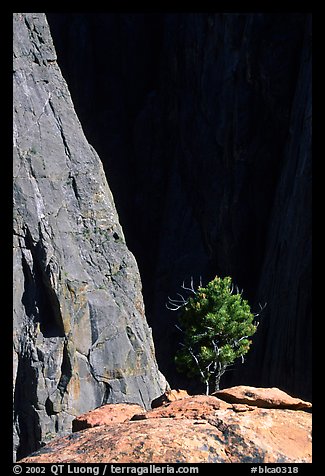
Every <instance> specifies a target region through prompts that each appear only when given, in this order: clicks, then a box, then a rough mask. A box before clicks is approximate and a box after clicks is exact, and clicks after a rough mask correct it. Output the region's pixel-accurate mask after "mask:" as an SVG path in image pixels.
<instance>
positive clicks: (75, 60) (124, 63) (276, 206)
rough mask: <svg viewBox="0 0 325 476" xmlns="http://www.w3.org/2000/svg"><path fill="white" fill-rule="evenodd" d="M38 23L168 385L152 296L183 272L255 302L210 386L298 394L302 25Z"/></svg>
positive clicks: (258, 21) (248, 17)
mask: <svg viewBox="0 0 325 476" xmlns="http://www.w3.org/2000/svg"><path fill="white" fill-rule="evenodd" d="M49 21H50V25H51V29H52V32H53V35H54V41H55V44H56V45H57V49H58V55H59V61H60V64H61V65H62V68H63V72H64V75H65V77H66V79H67V81H68V83H69V85H70V88H71V92H72V95H73V98H74V100H75V102H76V107H77V108H78V111H79V114H80V117H81V118H82V123H83V125H84V127H85V129H86V130H87V133H88V134H89V137H91V140H92V141H93V143H94V144H96V148H98V150H99V151H100V156H101V157H102V160H103V163H104V167H105V170H106V171H107V173H108V174H109V176H110V177H111V180H110V184H111V186H112V190H113V193H114V197H115V199H116V200H117V203H118V209H119V211H120V217H121V220H122V223H123V226H124V230H125V233H126V236H127V238H128V243H129V245H130V247H131V249H132V250H133V252H134V253H135V256H136V257H137V260H138V262H139V266H140V270H141V276H142V279H143V285H144V298H145V303H146V310H147V318H148V320H149V322H150V323H151V325H152V328H153V332H154V337H155V345H156V349H157V357H158V359H159V362H160V364H161V368H162V370H163V371H164V373H165V374H166V375H168V378H169V380H170V381H171V382H174V383H173V386H176V385H179V384H180V380H179V379H180V377H179V376H177V375H176V372H175V367H174V365H173V356H174V355H175V352H176V349H177V347H178V342H179V340H180V339H179V335H178V333H177V331H176V330H175V327H174V324H175V314H173V313H170V312H168V311H167V310H166V308H165V303H166V301H167V296H171V295H173V294H174V295H175V294H176V292H178V291H179V286H180V284H181V283H182V281H183V279H189V278H190V276H191V275H192V276H194V278H195V282H196V283H198V282H199V277H200V276H202V278H203V282H204V283H206V282H208V280H210V279H211V278H213V277H214V276H215V275H216V274H219V275H221V276H225V275H230V276H232V277H233V278H234V281H235V283H236V284H238V286H239V287H240V288H243V289H244V295H245V298H247V299H248V300H249V302H250V303H252V305H253V309H254V310H255V311H257V310H258V309H259V306H258V303H261V304H264V302H267V303H268V305H267V307H266V309H265V311H264V312H263V314H262V316H261V322H260V326H259V329H258V332H257V334H256V335H255V337H254V341H253V346H252V352H251V353H250V355H248V356H247V361H246V363H245V365H244V366H241V368H240V371H239V370H237V371H233V372H229V373H227V374H226V375H225V376H224V379H225V380H224V382H223V384H224V385H229V384H230V383H231V385H235V384H236V385H238V384H240V383H245V384H247V383H249V384H251V385H255V386H267V387H270V386H278V387H280V388H284V389H285V390H287V391H288V392H291V393H292V394H294V395H299V396H300V397H301V398H306V399H310V398H311V16H310V15H307V14H302V13H277V14H266V13H238V14H236V13H230V14H227V13H213V12H210V13H185V12H184V13H174V14H161V15H158V14H156V15H153V14H147V15H146V14H117V13H115V14H107V15H102V14H98V15H96V14H94V15H88V14H87V13H86V14H82V13H78V14H70V15H69V14H56V13H55V14H49ZM125 170H127V171H128V173H127V174H126V173H125ZM130 197H132V202H131V201H130ZM227 380H228V382H227ZM181 385H182V386H183V383H181Z"/></svg>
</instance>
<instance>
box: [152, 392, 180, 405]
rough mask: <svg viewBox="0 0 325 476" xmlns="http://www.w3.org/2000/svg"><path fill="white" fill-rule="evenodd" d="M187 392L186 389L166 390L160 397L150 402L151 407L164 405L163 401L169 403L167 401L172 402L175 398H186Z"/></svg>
mask: <svg viewBox="0 0 325 476" xmlns="http://www.w3.org/2000/svg"><path fill="white" fill-rule="evenodd" d="M188 396H189V394H188V393H187V391H186V390H179V389H177V390H171V389H169V390H166V392H165V393H163V394H162V395H160V397H158V398H155V399H154V400H153V401H152V402H151V408H156V407H160V406H161V405H164V404H165V403H169V402H174V401H175V400H181V399H183V398H186V397H188Z"/></svg>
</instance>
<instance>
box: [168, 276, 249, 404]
mask: <svg viewBox="0 0 325 476" xmlns="http://www.w3.org/2000/svg"><path fill="white" fill-rule="evenodd" d="M183 289H188V290H190V291H192V292H193V294H194V296H191V297H189V298H188V299H187V300H185V299H184V298H183V297H182V296H181V295H180V296H181V298H182V299H181V300H179V301H176V300H171V299H170V302H172V305H173V306H174V309H172V308H170V309H172V310H176V309H181V312H180V316H179V322H180V326H179V329H180V330H181V331H182V336H183V342H182V343H181V347H180V349H179V350H178V352H177V354H176V357H175V361H176V365H177V368H178V370H179V371H182V372H186V373H187V375H188V376H189V377H197V376H199V377H200V379H201V381H202V382H203V383H204V384H205V386H206V394H207V395H209V393H210V389H212V392H213V391H217V390H219V384H220V378H221V377H222V375H223V374H224V373H225V371H226V368H227V367H228V366H229V365H230V364H232V363H233V362H234V361H235V360H236V359H237V358H239V357H241V358H242V361H243V359H244V358H243V356H244V355H245V354H246V353H247V352H248V350H249V348H250V344H251V340H250V339H249V337H251V336H252V335H253V334H254V333H255V332H256V328H257V325H256V324H254V317H255V315H254V314H253V313H252V312H251V309H250V306H249V304H248V302H247V301H246V300H245V299H243V298H242V295H241V293H240V292H239V290H238V288H237V292H236V293H234V292H233V290H234V289H233V285H232V280H231V278H230V277H228V276H227V277H225V278H223V279H222V278H220V277H216V278H214V279H213V280H212V281H210V282H209V283H208V284H207V286H206V287H202V286H200V287H198V289H197V290H196V291H195V290H194V288H193V280H192V286H191V289H189V288H185V287H184V283H183ZM175 303H176V304H178V303H180V304H179V305H178V306H177V305H175ZM177 327H178V326H177Z"/></svg>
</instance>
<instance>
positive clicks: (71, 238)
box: [13, 13, 166, 458]
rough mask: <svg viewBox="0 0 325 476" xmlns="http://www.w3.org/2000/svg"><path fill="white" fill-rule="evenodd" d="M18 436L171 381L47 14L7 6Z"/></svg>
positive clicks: (21, 443)
mask: <svg viewBox="0 0 325 476" xmlns="http://www.w3.org/2000/svg"><path fill="white" fill-rule="evenodd" d="M13 52H14V63H13V68H14V114H13V115H14V165H13V171H14V185H13V195H14V258H13V259H14V261H13V263H14V264H13V266H14V283H13V289H14V355H13V359H14V422H15V429H14V446H15V449H16V450H17V457H18V458H21V457H23V456H26V455H27V454H29V453H31V452H32V451H35V450H37V449H38V448H39V447H40V446H41V445H43V444H44V443H45V442H46V441H49V439H51V438H53V436H55V435H58V434H59V435H60V434H65V433H69V432H70V431H71V425H72V420H73V419H74V418H75V417H76V416H77V415H80V414H81V413H84V412H86V411H88V410H90V409H93V408H96V407H98V406H100V405H103V404H106V403H108V402H129V403H137V404H140V405H141V406H142V407H147V406H148V405H149V404H150V402H151V400H152V399H153V398H155V397H157V396H158V395H160V394H161V393H162V392H163V391H164V390H165V388H166V381H165V379H164V378H163V376H162V374H160V372H159V370H158V367H157V363H156V360H155V352H154V345H153V340H152V334H151V329H150V328H149V327H148V324H147V321H146V318H145V312H144V305H143V299H142V294H141V281H140V276H139V272H138V267H137V263H136V261H135V258H134V256H133V255H132V254H131V252H130V251H129V250H128V248H127V246H126V243H125V238H124V234H123V231H122V228H121V226H120V223H119V219H118V215H117V212H116V208H115V204H114V200H113V197H112V194H111V191H110V189H109V187H108V184H107V181H106V177H105V174H104V171H103V167H102V163H101V161H100V159H99V157H98V155H97V153H96V152H95V150H94V149H93V147H92V146H91V145H90V144H89V143H88V142H87V140H86V138H85V135H84V133H83V130H82V127H81V125H80V122H79V120H78V118H77V116H76V113H75V111H74V106H73V103H72V100H71V97H70V93H69V90H68V88H67V85H66V82H65V81H64V79H63V77H62V75H61V71H60V69H59V67H58V65H57V62H56V53H55V49H54V47H53V43H52V39H51V36H50V31H49V29H48V25H47V21H46V18H45V15H44V14H41V13H26V14H24V13H15V14H14V46H13Z"/></svg>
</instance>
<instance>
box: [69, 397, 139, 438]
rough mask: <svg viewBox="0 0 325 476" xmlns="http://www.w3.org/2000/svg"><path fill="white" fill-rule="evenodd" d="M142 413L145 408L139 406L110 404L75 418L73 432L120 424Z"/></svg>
mask: <svg viewBox="0 0 325 476" xmlns="http://www.w3.org/2000/svg"><path fill="white" fill-rule="evenodd" d="M142 413H144V409H143V407H141V406H140V405H137V404H132V403H115V404H109V403H108V404H106V405H103V406H101V407H99V408H96V409H95V410H90V411H89V412H86V413H84V414H83V415H79V416H78V417H77V418H75V419H74V420H73V422H72V431H73V432H75V431H80V430H84V429H85V428H93V427H94V426H100V425H108V424H110V423H120V422H123V421H127V420H131V418H132V417H133V416H134V415H141V414H142Z"/></svg>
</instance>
